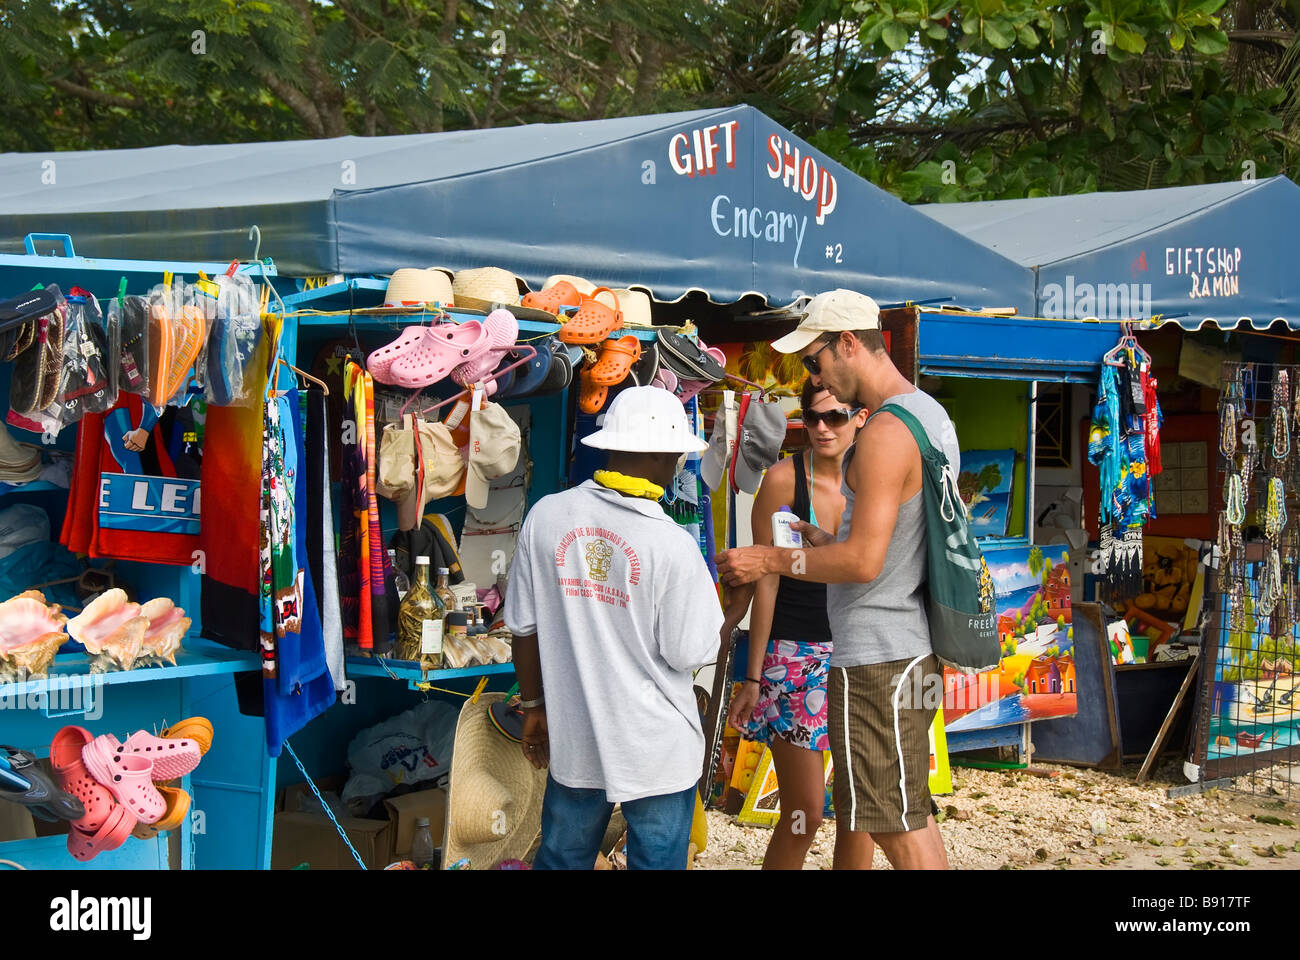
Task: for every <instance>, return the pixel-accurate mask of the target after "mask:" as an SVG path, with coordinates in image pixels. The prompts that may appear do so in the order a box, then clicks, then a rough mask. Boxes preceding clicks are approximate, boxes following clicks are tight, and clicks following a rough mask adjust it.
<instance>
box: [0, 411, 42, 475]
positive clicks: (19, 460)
mask: <svg viewBox="0 0 1300 960" xmlns="http://www.w3.org/2000/svg"><path fill="white" fill-rule="evenodd" d="M43 469H44V467H43V466H42V465H41V449H40V447H36V446H33V445H32V444H30V443H19V442H18V441H16V440H15V439H14V438H13V436H12V435H11V434H10V433H9V430H8V428H6V427H5V426H4V424H0V482H3V483H28V482H30V481H32V480H35V479H36V478H37V477H39V476H40V475H41V470H43Z"/></svg>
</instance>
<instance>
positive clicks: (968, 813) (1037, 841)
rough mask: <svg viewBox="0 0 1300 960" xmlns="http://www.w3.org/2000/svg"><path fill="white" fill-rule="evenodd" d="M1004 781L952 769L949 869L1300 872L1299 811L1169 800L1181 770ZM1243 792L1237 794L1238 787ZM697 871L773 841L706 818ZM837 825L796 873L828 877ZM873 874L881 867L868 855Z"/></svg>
mask: <svg viewBox="0 0 1300 960" xmlns="http://www.w3.org/2000/svg"><path fill="white" fill-rule="evenodd" d="M1034 769H1035V770H1043V771H1050V772H1051V773H1052V774H1053V775H1052V776H1049V777H1040V776H1034V775H1030V774H1026V773H1023V772H1020V771H1012V772H1002V771H988V770H972V769H962V768H958V767H954V768H953V793H952V794H951V795H950V796H946V797H936V798H935V800H936V802H937V803H938V804H939V808H940V810H941V811H943V813H942V815H941V819H942V822H941V823H940V824H939V830H940V832H941V833H942V834H943V839H944V845H945V846H946V847H947V849H948V859H949V862H950V863H951V865H952V866H953V867H955V868H960V869H968V870H971V869H973V870H992V869H1004V870H1022V869H1060V870H1068V869H1083V870H1086V869H1096V868H1099V867H1105V868H1108V869H1120V870H1135V869H1160V868H1163V869H1167V870H1189V869H1190V870H1241V869H1251V870H1261V869H1264V870H1267V869H1295V868H1296V867H1300V827H1297V826H1296V824H1300V804H1297V803H1294V802H1289V801H1288V800H1286V799H1283V798H1281V797H1277V798H1273V799H1270V796H1269V793H1268V790H1267V788H1265V789H1264V792H1263V793H1262V794H1259V795H1251V794H1248V793H1240V792H1237V791H1235V790H1210V791H1207V792H1205V793H1201V794H1193V795H1191V796H1187V797H1180V798H1178V799H1174V800H1171V799H1169V798H1168V797H1167V796H1166V795H1165V791H1166V790H1167V789H1168V788H1169V787H1171V786H1181V785H1184V784H1185V783H1186V781H1184V780H1183V779H1182V777H1181V773H1180V771H1179V765H1178V764H1173V763H1170V764H1167V765H1165V766H1164V767H1162V768H1160V769H1158V770H1157V771H1156V773H1155V775H1154V776H1153V778H1152V779H1151V780H1150V781H1148V782H1147V783H1145V784H1143V785H1141V786H1138V785H1137V784H1136V783H1135V782H1134V776H1135V775H1136V772H1137V768H1136V767H1132V768H1126V770H1125V771H1124V773H1123V774H1110V773H1102V772H1100V771H1096V770H1082V769H1074V768H1071V767H1063V766H1054V765H1050V764H1049V765H1036V766H1035V768H1034ZM1240 785H1241V786H1243V787H1244V786H1246V784H1245V782H1244V781H1242V782H1241V784H1240ZM708 820H709V841H708V848H707V849H706V850H705V851H704V852H703V853H701V854H700V855H699V856H698V857H697V859H696V861H695V864H694V867H695V869H697V870H755V869H758V868H759V867H760V866H761V865H762V862H763V852H764V850H766V849H767V842H768V838H769V837H770V836H771V832H770V831H769V830H767V829H765V828H762V827H749V826H741V825H740V824H737V823H736V822H735V820H734V818H732V817H730V816H728V815H726V814H724V813H721V812H720V811H709V813H708ZM834 846H835V825H834V823H833V822H830V821H827V822H825V823H823V824H822V827H821V829H820V830H819V831H818V833H817V837H816V839H815V840H814V841H813V846H812V850H811V852H810V853H809V856H808V860H807V862H806V863H805V866H804V869H807V870H829V869H830V867H831V854H832V851H833V849H834ZM875 865H876V866H877V867H880V868H887V867H888V866H889V864H888V862H887V861H886V860H885V859H884V857H883V856H882V855H881V853H880V852H879V850H877V851H876V864H875Z"/></svg>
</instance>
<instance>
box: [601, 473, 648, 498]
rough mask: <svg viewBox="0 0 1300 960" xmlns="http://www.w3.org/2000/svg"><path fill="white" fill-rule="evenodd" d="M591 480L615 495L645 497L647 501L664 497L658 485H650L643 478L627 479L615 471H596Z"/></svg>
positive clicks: (627, 477)
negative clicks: (623, 494)
mask: <svg viewBox="0 0 1300 960" xmlns="http://www.w3.org/2000/svg"><path fill="white" fill-rule="evenodd" d="M591 479H593V480H595V481H596V482H597V483H598V484H600V485H601V486H602V487H606V488H608V489H610V490H614V491H616V492H617V493H625V494H627V495H628V496H630V497H645V498H646V499H647V500H658V499H659V498H660V497H662V496H663V495H664V488H663V487H661V486H659V484H657V483H651V482H650V481H649V480H646V479H645V478H644V477H629V476H627V475H625V474H622V473H619V472H618V471H616V470H597V471H596V472H595V473H594V474H593V475H592V477H591Z"/></svg>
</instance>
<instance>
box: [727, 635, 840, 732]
mask: <svg viewBox="0 0 1300 960" xmlns="http://www.w3.org/2000/svg"><path fill="white" fill-rule="evenodd" d="M830 657H831V645H830V644H829V643H814V642H810V641H804V640H774V641H772V642H771V643H769V644H768V648H767V656H765V657H764V658H763V675H762V677H760V680H761V681H762V682H761V683H760V684H759V687H758V702H757V703H756V704H755V705H754V712H753V714H752V715H751V716H750V718H749V720H748V721H747V722H746V723H745V724H744V725H743V726H742V727H741V728H740V735H741V736H742V737H744V738H745V739H746V740H755V741H758V742H760V743H770V742H771V740H772V737H774V736H775V737H780V738H781V739H782V740H785V741H786V742H787V743H790V744H793V745H794V746H796V747H804V748H805V749H808V750H829V749H830V747H831V743H830V737H829V735H828V733H827V729H826V711H827V695H826V675H827V669H828V666H827V665H828V663H829V662H830Z"/></svg>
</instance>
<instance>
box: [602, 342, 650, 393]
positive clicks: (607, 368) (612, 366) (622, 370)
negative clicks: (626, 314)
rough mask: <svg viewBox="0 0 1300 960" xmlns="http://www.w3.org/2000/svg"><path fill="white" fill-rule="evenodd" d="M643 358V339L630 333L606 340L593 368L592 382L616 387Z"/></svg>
mask: <svg viewBox="0 0 1300 960" xmlns="http://www.w3.org/2000/svg"><path fill="white" fill-rule="evenodd" d="M640 359H641V341H640V340H638V339H637V338H636V337H634V336H633V335H632V334H630V333H629V334H628V335H627V336H625V337H619V338H618V339H617V340H606V341H605V342H604V343H603V344H602V345H601V351H600V359H599V360H597V361H596V365H595V366H593V367H592V368H591V382H592V383H593V384H596V385H598V386H602V387H616V386H618V385H619V384H620V383H622V382H623V381H624V380H626V379H627V375H628V374H629V373H630V372H631V371H632V365H633V364H635V363H636V362H637V361H638V360H640Z"/></svg>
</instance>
